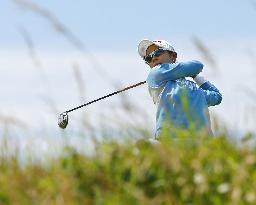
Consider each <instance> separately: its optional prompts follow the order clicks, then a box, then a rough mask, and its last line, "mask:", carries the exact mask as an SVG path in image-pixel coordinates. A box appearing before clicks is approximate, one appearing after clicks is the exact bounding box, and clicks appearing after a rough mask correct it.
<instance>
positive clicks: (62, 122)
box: [58, 81, 146, 129]
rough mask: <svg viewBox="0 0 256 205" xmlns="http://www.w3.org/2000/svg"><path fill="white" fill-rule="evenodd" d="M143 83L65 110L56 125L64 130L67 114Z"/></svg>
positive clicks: (66, 123) (140, 83)
mask: <svg viewBox="0 0 256 205" xmlns="http://www.w3.org/2000/svg"><path fill="white" fill-rule="evenodd" d="M145 83H146V81H142V82H139V83H136V84H134V85H131V86H128V87H126V88H124V89H122V90H118V91H115V92H113V93H110V94H108V95H105V96H103V97H100V98H98V99H95V100H92V101H90V102H88V103H85V104H83V105H80V106H78V107H75V108H72V109H70V110H67V111H65V112H63V113H61V114H60V115H59V118H58V125H59V127H60V128H62V129H65V128H66V127H67V125H68V113H69V112H72V111H74V110H77V109H79V108H82V107H85V106H87V105H90V104H92V103H95V102H97V101H100V100H103V99H105V98H108V97H110V96H112V95H115V94H118V93H121V92H123V91H126V90H129V89H131V88H135V87H137V86H140V85H142V84H145Z"/></svg>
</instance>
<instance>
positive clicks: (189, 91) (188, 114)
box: [138, 39, 222, 138]
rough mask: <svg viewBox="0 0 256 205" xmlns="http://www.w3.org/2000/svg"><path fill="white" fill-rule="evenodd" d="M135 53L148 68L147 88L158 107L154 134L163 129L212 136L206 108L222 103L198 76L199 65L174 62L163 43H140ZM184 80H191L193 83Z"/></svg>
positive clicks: (174, 58)
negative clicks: (190, 131)
mask: <svg viewBox="0 0 256 205" xmlns="http://www.w3.org/2000/svg"><path fill="white" fill-rule="evenodd" d="M138 52H139V55H140V56H141V57H142V59H143V60H144V61H145V62H146V64H148V66H149V67H150V71H149V74H148V77H147V84H148V89H149V93H150V96H151V97H152V99H153V102H154V104H156V106H157V113H156V133H155V137H156V138H159V136H160V135H161V132H162V131H163V129H165V128H167V129H177V128H178V129H188V130H189V129H195V130H197V131H203V132H206V133H207V134H209V135H212V130H211V123H210V117H209V111H208V106H214V105H218V104H220V103H221V101H222V96H221V94H220V92H219V90H218V89H217V88H216V87H215V86H214V85H213V84H211V83H210V82H209V81H207V80H206V79H205V78H204V77H202V76H199V75H198V74H199V73H200V72H201V71H202V69H203V64H202V63H201V62H199V61H195V60H193V61H187V62H177V61H176V59H177V53H176V51H175V50H174V48H173V47H172V46H171V45H170V44H169V43H168V42H167V41H165V40H154V41H150V40H147V39H145V40H142V41H141V42H140V43H139V45H138ZM186 77H192V78H193V80H194V82H193V81H190V80H187V79H186Z"/></svg>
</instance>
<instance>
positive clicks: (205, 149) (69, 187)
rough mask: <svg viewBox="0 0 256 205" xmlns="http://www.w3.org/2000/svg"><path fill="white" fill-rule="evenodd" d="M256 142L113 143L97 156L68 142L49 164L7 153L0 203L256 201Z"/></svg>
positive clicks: (1, 161) (1, 165)
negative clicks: (79, 150) (82, 151)
mask: <svg viewBox="0 0 256 205" xmlns="http://www.w3.org/2000/svg"><path fill="white" fill-rule="evenodd" d="M252 140H253V139H252V138H251V137H250V136H249V137H248V136H247V137H245V138H244V141H241V142H240V143H236V142H234V141H230V140H229V139H228V137H227V136H225V135H223V134H222V135H219V136H217V137H214V138H208V137H205V136H191V135H189V134H182V135H180V136H179V137H178V138H175V139H173V138H170V137H168V136H167V137H163V138H161V140H160V141H159V142H157V143H152V142H149V141H148V140H143V139H140V140H125V141H122V142H118V143H117V142H115V141H114V140H110V141H108V142H101V143H98V144H97V146H96V149H95V153H94V154H92V155H90V156H88V155H83V154H80V153H79V152H78V151H76V149H74V148H72V147H66V148H65V149H64V150H63V153H62V154H61V155H60V156H59V157H57V158H52V159H49V160H48V161H47V163H46V164H35V163H32V162H31V163H29V162H27V163H25V164H20V163H19V162H18V160H17V156H8V155H7V156H6V155H2V156H1V157H0V204H111V205H112V204H133V205H135V204H154V205H155V204H256V151H255V145H253V144H252V143H251V141H252ZM241 143H243V144H241ZM28 161H29V160H28Z"/></svg>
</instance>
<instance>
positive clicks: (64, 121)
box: [58, 112, 68, 129]
mask: <svg viewBox="0 0 256 205" xmlns="http://www.w3.org/2000/svg"><path fill="white" fill-rule="evenodd" d="M58 125H59V127H60V128H62V129H65V128H66V127H67V125H68V114H67V113H66V112H63V113H61V114H60V116H59V118H58Z"/></svg>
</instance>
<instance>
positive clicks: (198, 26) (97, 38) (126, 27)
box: [0, 0, 256, 50]
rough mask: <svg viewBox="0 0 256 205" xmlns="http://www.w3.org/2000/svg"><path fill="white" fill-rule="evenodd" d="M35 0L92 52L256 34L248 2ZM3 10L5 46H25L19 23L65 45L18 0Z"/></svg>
mask: <svg viewBox="0 0 256 205" xmlns="http://www.w3.org/2000/svg"><path fill="white" fill-rule="evenodd" d="M33 2H35V3H36V4H37V5H39V6H40V7H42V8H44V9H47V10H48V11H50V12H52V13H54V14H55V15H56V17H57V18H58V19H59V20H60V21H61V22H63V23H64V25H65V26H66V27H67V28H69V29H71V30H72V31H73V33H74V34H75V35H76V36H77V37H78V38H79V39H81V40H82V41H83V43H84V44H85V45H86V46H88V48H90V49H92V50H93V49H101V50H111V49H119V50H127V49H132V48H133V47H134V46H135V44H137V42H138V41H139V40H140V39H142V38H145V37H147V38H165V39H168V40H172V39H174V40H176V39H186V38H190V37H191V36H193V35H195V36H198V37H200V38H202V39H203V40H205V41H209V40H211V39H229V38H230V37H231V36H232V38H236V37H239V38H241V37H242V38H251V37H254V36H255V33H256V27H255V26H254V24H255V19H256V9H255V8H254V7H253V3H252V2H253V1H249V0H248V1H241V0H226V1H221V0H216V1H204V0H195V1H185V0H173V1H170V0H169V1H168V0H162V1H148V0H141V1H137V0H130V1H117V0H116V1H113V0H110V1H86V0H77V1H75V3H74V1H60V0H59V1H50V0H44V1H42V0H34V1H33ZM0 13H1V18H0V25H1V29H4V31H5V32H1V34H0V44H1V45H2V47H3V46H4V47H9V46H23V39H22V38H21V37H20V35H19V32H18V31H17V26H22V27H24V28H25V29H26V30H28V31H29V33H30V34H31V36H32V37H33V39H34V41H35V42H36V43H37V45H40V44H43V45H44V46H49V47H51V46H52V47H54V46H57V47H58V46H60V47H61V46H65V42H64V41H63V39H59V36H58V35H56V33H55V32H54V29H53V28H52V27H51V24H50V23H49V22H47V20H46V19H44V18H42V17H40V16H38V15H35V14H34V13H33V12H29V11H27V10H24V9H22V7H20V6H18V5H17V4H15V3H14V1H12V0H1V7H0ZM181 41H182V40H181Z"/></svg>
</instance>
